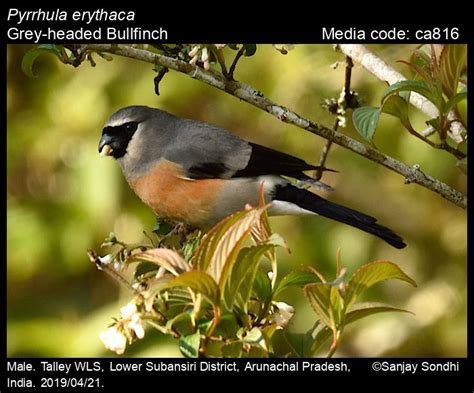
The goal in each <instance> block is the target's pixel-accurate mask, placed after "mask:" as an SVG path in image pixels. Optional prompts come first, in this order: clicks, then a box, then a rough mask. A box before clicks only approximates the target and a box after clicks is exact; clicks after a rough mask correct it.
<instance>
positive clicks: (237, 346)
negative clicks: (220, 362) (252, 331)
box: [221, 342, 242, 358]
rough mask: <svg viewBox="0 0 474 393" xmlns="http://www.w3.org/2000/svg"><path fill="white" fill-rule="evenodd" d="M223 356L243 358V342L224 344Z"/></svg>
mask: <svg viewBox="0 0 474 393" xmlns="http://www.w3.org/2000/svg"><path fill="white" fill-rule="evenodd" d="M221 350H222V356H223V357H225V358H241V357H242V343H241V342H233V343H230V344H225V345H224V346H222V349H221Z"/></svg>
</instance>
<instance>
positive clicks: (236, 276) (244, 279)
mask: <svg viewBox="0 0 474 393" xmlns="http://www.w3.org/2000/svg"><path fill="white" fill-rule="evenodd" d="M273 247H274V246H273V245H272V244H260V245H258V246H252V247H246V248H243V249H241V250H240V252H239V256H238V257H237V261H236V262H235V264H234V267H233V269H232V273H231V276H230V278H229V282H228V287H227V288H228V291H226V297H225V303H226V307H227V309H228V310H230V309H231V308H232V306H233V305H234V303H235V301H236V298H237V296H238V295H241V296H242V304H243V305H244V306H245V305H246V304H247V302H248V300H249V298H250V294H251V289H252V286H253V281H254V279H255V274H256V273H257V268H258V265H259V262H260V260H261V258H262V256H263V255H264V254H265V252H267V251H268V250H270V249H271V248H273ZM244 283H245V284H246V285H243V284H244ZM241 287H242V289H243V291H242V292H240V293H239V290H240V289H241Z"/></svg>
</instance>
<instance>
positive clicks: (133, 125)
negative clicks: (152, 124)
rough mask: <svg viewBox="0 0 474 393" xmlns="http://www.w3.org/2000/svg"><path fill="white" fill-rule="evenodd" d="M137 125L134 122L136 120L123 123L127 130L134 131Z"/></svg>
mask: <svg viewBox="0 0 474 393" xmlns="http://www.w3.org/2000/svg"><path fill="white" fill-rule="evenodd" d="M137 126H138V123H136V122H130V123H127V124H125V129H126V130H127V131H128V132H134V131H136V130H137Z"/></svg>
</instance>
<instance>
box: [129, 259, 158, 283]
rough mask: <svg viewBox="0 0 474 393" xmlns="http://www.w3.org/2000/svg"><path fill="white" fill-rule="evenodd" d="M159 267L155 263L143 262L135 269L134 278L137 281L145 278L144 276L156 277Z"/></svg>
mask: <svg viewBox="0 0 474 393" xmlns="http://www.w3.org/2000/svg"><path fill="white" fill-rule="evenodd" d="M158 268H159V266H157V264H156V263H153V262H142V263H139V264H138V265H137V267H136V268H135V273H134V276H135V278H136V279H138V278H140V277H142V276H144V275H147V276H148V275H156V272H157V271H158Z"/></svg>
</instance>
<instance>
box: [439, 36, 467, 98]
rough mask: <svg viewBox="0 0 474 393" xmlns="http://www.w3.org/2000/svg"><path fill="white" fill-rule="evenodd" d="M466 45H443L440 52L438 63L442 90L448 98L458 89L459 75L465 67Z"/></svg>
mask: <svg viewBox="0 0 474 393" xmlns="http://www.w3.org/2000/svg"><path fill="white" fill-rule="evenodd" d="M466 62H467V45H463V44H456V45H445V47H444V48H443V51H442V52H441V55H440V59H439V63H440V71H441V83H442V85H443V91H444V93H445V94H446V96H447V97H448V98H451V97H453V96H454V95H455V94H456V92H457V90H458V83H459V77H460V75H461V72H462V70H463V69H464V68H465V67H466Z"/></svg>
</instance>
